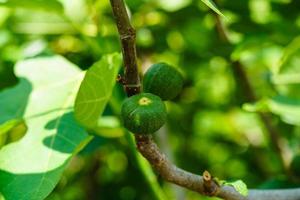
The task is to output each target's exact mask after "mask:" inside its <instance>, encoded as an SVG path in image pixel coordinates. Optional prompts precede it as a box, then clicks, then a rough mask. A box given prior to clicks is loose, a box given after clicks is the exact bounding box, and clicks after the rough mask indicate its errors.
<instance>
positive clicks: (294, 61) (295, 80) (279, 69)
mask: <svg viewBox="0 0 300 200" xmlns="http://www.w3.org/2000/svg"><path fill="white" fill-rule="evenodd" d="M299 56H300V36H299V37H296V38H295V39H294V40H293V41H292V42H291V43H290V44H289V45H287V47H285V49H284V51H283V53H282V56H281V58H280V60H279V62H278V64H277V65H276V67H275V70H274V73H273V77H272V81H273V83H274V84H299V83H300V68H299V64H300V59H299Z"/></svg>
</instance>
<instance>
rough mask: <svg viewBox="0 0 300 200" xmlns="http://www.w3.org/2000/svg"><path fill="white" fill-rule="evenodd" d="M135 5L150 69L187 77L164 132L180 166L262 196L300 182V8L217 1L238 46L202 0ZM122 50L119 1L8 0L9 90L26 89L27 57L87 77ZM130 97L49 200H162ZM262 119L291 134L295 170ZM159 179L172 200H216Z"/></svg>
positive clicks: (16, 133)
mask: <svg viewBox="0 0 300 200" xmlns="http://www.w3.org/2000/svg"><path fill="white" fill-rule="evenodd" d="M126 3H127V6H128V10H129V12H130V18H131V21H132V24H133V26H134V27H135V28H136V30H137V53H138V61H139V66H140V70H141V72H143V71H145V70H146V69H147V68H148V67H149V66H150V65H151V64H152V63H155V62H167V63H170V64H172V65H173V66H175V67H177V68H178V69H179V70H180V71H181V72H182V73H183V75H184V77H185V84H184V89H183V91H182V93H181V94H180V95H179V96H178V97H177V98H176V99H175V100H174V101H172V102H167V107H168V112H169V115H168V123H167V124H166V125H165V126H164V127H163V128H162V129H161V130H159V131H158V133H156V135H155V139H156V141H157V143H158V144H159V146H160V148H161V150H162V151H163V152H165V153H166V154H167V155H168V157H169V158H170V159H171V160H172V162H173V163H175V164H176V165H178V166H179V167H181V168H183V169H186V170H188V171H190V172H193V173H197V174H202V172H203V171H204V170H209V171H210V172H211V173H212V174H213V175H214V176H216V177H218V178H220V179H225V180H237V179H242V180H243V181H244V182H245V183H247V185H248V187H250V188H287V187H297V186H300V181H299V178H300V161H299V160H300V159H299V155H300V154H299V153H300V152H299V143H300V120H299V119H300V51H299V48H300V37H299V35H300V13H299V10H300V1H297V0H294V1H293V0H236V1H231V0H219V1H217V3H218V7H219V8H220V10H221V11H222V13H223V14H224V15H225V18H224V17H221V19H222V20H223V21H224V23H225V25H226V27H227V28H228V35H229V38H230V44H229V43H227V42H224V41H223V40H222V38H221V37H220V35H219V34H218V32H217V31H216V17H215V14H213V12H212V11H211V10H210V9H209V8H208V7H207V6H206V5H205V4H204V3H203V2H202V1H201V0H168V1H165V0H130V1H129V0H128V1H127V2H126ZM116 51H120V42H119V38H118V34H117V29H116V26H115V23H114V18H113V15H112V12H111V8H110V4H109V0H60V1H54V0H33V1H28V0H8V1H0V90H3V89H4V88H7V87H11V86H13V85H15V84H16V83H17V78H16V77H15V75H14V73H13V68H14V65H15V63H16V62H17V61H19V60H23V59H26V58H31V57H36V56H47V55H52V54H60V55H63V56H64V57H65V58H67V59H68V60H70V61H71V62H73V63H75V64H76V65H78V66H80V68H82V69H87V68H88V67H90V66H91V65H92V63H94V62H96V61H97V60H98V59H99V58H100V57H101V55H103V54H105V53H110V52H116ZM234 61H239V62H240V63H242V68H243V69H244V70H245V72H246V74H247V77H248V78H249V80H250V83H251V86H252V88H253V91H254V93H255V94H256V96H257V97H258V99H259V101H258V102H257V103H248V102H247V98H246V96H247V91H245V90H244V88H242V87H241V86H242V84H241V83H240V82H239V81H237V80H239V79H238V78H239V77H235V76H236V75H235V74H234V73H233V64H232V63H233V62H234ZM124 97H125V95H124V93H123V91H122V88H121V87H120V86H117V87H116V88H115V91H114V97H113V98H112V100H111V102H110V104H109V105H108V107H107V109H106V111H105V113H104V117H103V118H102V120H103V126H104V127H105V128H102V129H100V130H98V131H97V133H96V134H97V137H96V138H95V139H94V140H93V141H92V142H91V143H90V144H89V145H88V146H87V147H86V148H85V149H84V150H83V151H82V152H81V153H80V154H79V155H77V156H75V157H74V158H73V159H72V161H71V163H70V165H69V167H68V168H67V170H66V171H65V172H64V175H63V177H62V179H61V181H60V183H59V184H58V185H57V187H56V188H55V190H54V191H53V192H52V193H51V195H50V196H49V197H48V198H47V200H100V199H101V200H102V199H103V200H152V199H156V197H155V195H153V188H152V189H151V187H150V186H149V180H147V179H149V177H147V174H146V175H145V173H143V172H142V170H143V167H141V165H140V164H138V162H137V161H136V158H137V154H136V153H135V150H134V149H133V148H132V145H133V144H130V143H129V142H128V141H130V140H128V135H127V134H126V133H125V132H124V129H122V126H121V123H120V121H119V118H118V108H119V107H120V102H121V101H122V99H123V98H124ZM258 111H259V112H266V113H268V114H269V115H270V116H271V122H272V124H273V126H274V127H276V129H277V130H278V132H279V133H280V141H281V143H282V145H283V147H284V150H285V151H284V152H283V154H284V155H285V157H286V160H287V164H288V166H287V169H284V167H283V166H282V164H281V161H280V156H279V155H278V153H277V152H276V151H275V150H274V145H273V144H272V142H271V140H270V134H269V133H268V132H267V131H266V128H265V127H264V125H263V123H262V122H261V120H260V118H259V117H258V115H257V113H256V112H258ZM20 129H24V127H18V129H14V130H12V133H11V134H8V135H5V136H4V135H2V136H0V145H2V146H3V145H4V144H7V143H9V142H13V141H15V140H17V139H19V138H20V137H22V134H21V133H22V132H23V131H20ZM126 138H127V139H126ZM297 155H298V158H297ZM297 159H298V161H297ZM297 162H298V163H297ZM144 164H145V163H144ZM148 167H149V166H148ZM150 175H151V172H149V176H150ZM151 178H153V177H151ZM157 178H158V182H159V184H160V186H161V187H162V189H163V191H164V193H165V195H166V196H167V199H182V200H200V199H203V200H205V199H208V198H205V197H201V196H199V195H198V194H196V193H194V192H191V191H187V190H185V189H182V188H179V187H177V186H174V185H172V184H168V183H166V182H164V181H163V180H162V179H161V178H160V177H159V176H157ZM150 184H151V183H150Z"/></svg>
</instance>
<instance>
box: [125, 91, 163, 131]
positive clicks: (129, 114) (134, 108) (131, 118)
mask: <svg viewBox="0 0 300 200" xmlns="http://www.w3.org/2000/svg"><path fill="white" fill-rule="evenodd" d="M142 98H147V99H149V100H150V101H151V103H149V104H148V105H140V104H139V101H140V100H141V99H142ZM121 116H122V119H123V124H124V127H125V128H126V129H128V130H129V131H131V132H132V133H134V134H152V133H154V132H156V131H157V130H158V129H160V128H161V127H162V126H163V125H164V123H165V122H166V119H167V110H166V106H165V104H164V102H163V101H162V100H161V99H160V98H159V97H158V96H156V95H154V94H150V93H141V94H137V95H134V96H131V97H129V98H127V99H126V100H125V101H124V102H123V104H122V109H121Z"/></svg>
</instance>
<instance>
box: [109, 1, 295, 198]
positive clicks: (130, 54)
mask: <svg viewBox="0 0 300 200" xmlns="http://www.w3.org/2000/svg"><path fill="white" fill-rule="evenodd" d="M110 2H111V6H112V10H113V13H114V16H115V19H116V22H117V27H118V32H119V35H120V40H121V44H122V53H123V59H124V64H125V75H124V81H125V91H126V93H127V95H128V96H131V95H134V94H138V93H139V92H140V79H139V73H138V66H137V61H136V47H135V30H134V29H133V27H132V26H131V24H130V21H129V17H128V14H127V11H126V7H125V4H124V2H123V0H110ZM135 139H136V144H137V149H138V150H139V152H140V153H141V154H142V155H143V156H144V157H145V158H146V159H147V160H148V161H149V163H150V164H151V165H152V167H153V168H154V169H155V170H156V171H157V172H158V173H159V175H160V176H161V177H162V178H163V179H164V180H166V181H169V182H171V183H174V184H177V185H179V186H182V187H185V188H187V189H190V190H192V191H195V192H198V193H200V194H202V195H206V196H217V197H220V198H223V199H226V200H299V198H300V189H289V190H270V191H268V190H250V192H249V196H248V197H244V196H242V195H241V194H240V193H239V192H237V191H236V190H235V189H234V188H233V187H231V186H224V185H219V183H218V182H216V181H215V179H213V178H212V176H211V175H210V173H209V172H204V173H203V176H200V175H197V174H193V173H190V172H187V171H185V170H183V169H180V168H178V167H177V166H175V165H174V164H172V163H171V162H170V161H169V160H168V159H167V157H166V156H165V155H164V154H163V153H161V152H160V150H159V148H158V146H157V145H156V143H155V142H154V141H153V139H152V137H151V136H150V135H136V137H135Z"/></svg>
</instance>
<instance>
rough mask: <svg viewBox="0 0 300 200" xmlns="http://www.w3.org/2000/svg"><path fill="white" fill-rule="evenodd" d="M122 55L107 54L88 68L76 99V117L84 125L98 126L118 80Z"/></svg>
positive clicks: (89, 126)
mask: <svg viewBox="0 0 300 200" xmlns="http://www.w3.org/2000/svg"><path fill="white" fill-rule="evenodd" d="M121 61H122V59H121V55H120V54H117V53H114V54H109V55H105V56H103V57H102V59H101V60H100V61H99V62H97V63H95V64H94V65H93V66H92V67H90V68H89V69H88V71H87V72H86V74H85V77H84V79H83V81H82V83H81V85H80V89H79V92H78V94H77V97H76V101H75V117H76V119H77V120H78V121H79V122H80V123H81V124H82V125H84V126H86V127H88V128H90V129H92V128H95V127H97V122H98V119H99V117H100V116H101V114H102V112H103V110H104V108H105V106H106V104H107V102H108V100H109V98H110V96H111V94H112V90H113V87H114V85H115V82H116V76H117V73H118V70H119V67H120V65H121Z"/></svg>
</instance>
